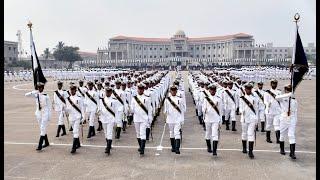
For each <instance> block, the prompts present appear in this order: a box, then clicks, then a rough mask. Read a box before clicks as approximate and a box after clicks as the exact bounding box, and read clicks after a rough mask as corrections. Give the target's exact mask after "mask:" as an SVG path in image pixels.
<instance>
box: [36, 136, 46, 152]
mask: <svg viewBox="0 0 320 180" xmlns="http://www.w3.org/2000/svg"><path fill="white" fill-rule="evenodd" d="M43 140H44V136H40V139H39V144H38V148H37V149H36V150H37V151H40V150H41V149H42V144H43Z"/></svg>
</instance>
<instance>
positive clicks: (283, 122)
mask: <svg viewBox="0 0 320 180" xmlns="http://www.w3.org/2000/svg"><path fill="white" fill-rule="evenodd" d="M291 95H292V93H285V94H282V95H279V96H276V99H277V100H279V102H280V106H281V114H280V139H279V140H280V141H284V140H285V137H286V136H287V135H288V138H289V143H290V144H295V143H296V138H295V131H296V124H297V117H298V116H297V111H298V103H297V100H296V99H295V98H293V97H292V98H291V103H290V116H288V107H289V97H290V96H291Z"/></svg>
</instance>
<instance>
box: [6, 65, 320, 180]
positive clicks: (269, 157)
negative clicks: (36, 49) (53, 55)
mask: <svg viewBox="0 0 320 180" xmlns="http://www.w3.org/2000/svg"><path fill="white" fill-rule="evenodd" d="M170 73H171V74H174V72H170ZM183 74H184V79H185V89H186V99H187V100H186V101H187V112H186V114H185V125H184V128H183V142H182V149H181V154H180V155H176V154H175V153H172V152H171V151H170V141H169V132H168V127H167V126H165V122H164V116H163V114H161V115H160V116H159V118H158V120H157V121H156V123H155V126H154V128H153V141H152V140H151V139H150V141H149V142H147V144H146V150H145V155H144V156H143V157H140V156H139V154H138V151H137V148H138V146H137V141H136V135H135V130H134V126H130V127H128V129H127V132H126V133H122V134H121V137H120V140H113V149H112V150H111V155H110V156H106V154H105V153H104V148H105V139H104V134H103V132H100V133H99V132H98V133H97V132H96V133H97V135H96V136H95V137H93V138H91V139H87V138H86V135H87V132H88V131H87V130H88V126H87V125H86V126H85V127H84V139H81V141H82V147H81V148H80V149H78V150H77V153H76V154H74V155H71V154H70V150H71V144H72V134H71V132H67V134H68V135H67V136H63V137H59V138H56V137H55V134H56V128H57V126H56V123H57V114H56V113H55V112H53V116H52V119H51V121H50V125H49V126H48V132H47V134H48V138H49V141H50V143H51V145H50V146H49V147H47V148H45V149H43V150H42V151H41V152H37V151H36V150H35V149H36V147H37V143H38V139H39V127H38V125H37V122H36V120H35V117H34V110H35V100H34V99H32V98H27V97H24V93H26V92H28V91H31V90H32V82H7V83H5V85H4V97H5V102H4V143H5V144H4V178H5V179H54V180H58V179H140V180H141V179H148V180H149V179H161V180H163V179H184V180H185V179H225V180H229V179H246V180H250V179H252V180H259V179H291V180H295V179H297V180H298V179H299V180H300V179H301V180H306V179H308V180H312V179H316V153H315V151H316V126H315V125H316V84H315V82H316V81H315V80H304V81H303V82H302V83H301V84H300V86H299V87H298V89H297V91H296V98H297V100H298V103H299V109H298V123H297V128H296V139H297V146H296V151H297V152H296V156H297V159H296V160H291V159H290V157H289V143H288V141H286V144H285V148H286V151H287V155H285V156H283V155H280V154H279V145H278V144H276V143H272V144H269V143H266V142H265V133H261V132H257V143H256V146H254V154H255V159H253V160H251V159H249V157H248V156H247V155H246V154H243V153H242V152H241V148H242V145H241V127H240V123H239V122H237V130H238V131H236V132H232V131H226V130H225V126H223V127H222V131H221V140H220V142H219V145H218V156H217V157H213V156H212V155H211V154H209V153H208V152H207V151H206V143H205V140H204V130H203V128H202V126H201V125H200V124H199V121H198V119H197V118H196V115H195V109H194V104H193V102H192V98H191V95H190V93H189V92H188V87H187V86H188V84H187V79H186V77H187V72H186V71H185V72H183ZM287 83H289V81H284V80H282V81H280V82H279V88H281V89H282V88H283V85H284V84H287ZM66 85H67V83H65V88H66ZM268 87H269V83H267V84H266V85H265V88H268ZM55 88H56V83H55V82H54V81H52V80H49V82H48V84H47V86H46V88H45V91H47V92H48V93H49V95H50V98H51V99H52V98H53V92H52V90H54V89H55ZM50 90H51V91H50ZM237 118H239V117H237ZM96 128H97V124H96ZM272 140H273V141H274V140H275V134H274V132H272Z"/></svg>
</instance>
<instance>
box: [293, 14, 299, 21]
mask: <svg viewBox="0 0 320 180" xmlns="http://www.w3.org/2000/svg"><path fill="white" fill-rule="evenodd" d="M293 18H294V21H295V22H296V23H297V22H298V21H299V19H300V14H299V13H296V14H295V15H294V17H293Z"/></svg>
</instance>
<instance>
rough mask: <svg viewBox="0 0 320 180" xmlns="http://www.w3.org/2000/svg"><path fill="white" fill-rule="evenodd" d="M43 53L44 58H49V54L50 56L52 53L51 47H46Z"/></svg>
mask: <svg viewBox="0 0 320 180" xmlns="http://www.w3.org/2000/svg"><path fill="white" fill-rule="evenodd" d="M43 54H44V58H45V59H48V58H49V56H50V54H51V52H50V50H49V48H46V49H45V50H44V51H43Z"/></svg>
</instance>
